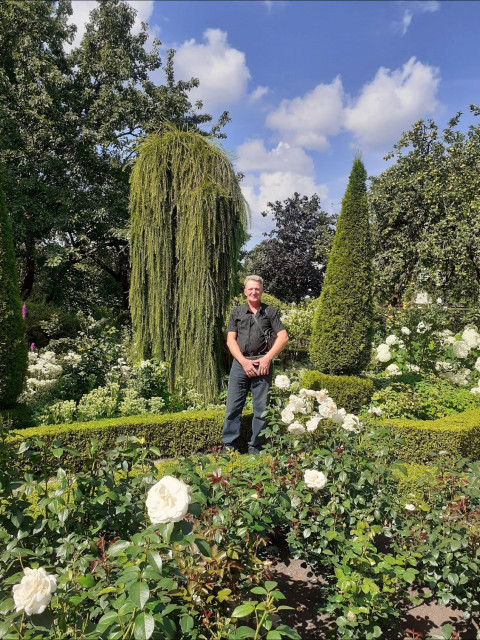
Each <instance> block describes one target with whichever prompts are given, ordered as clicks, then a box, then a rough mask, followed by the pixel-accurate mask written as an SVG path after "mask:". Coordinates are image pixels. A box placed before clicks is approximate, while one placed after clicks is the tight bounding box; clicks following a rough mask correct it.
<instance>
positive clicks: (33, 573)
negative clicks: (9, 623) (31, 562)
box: [13, 567, 57, 616]
mask: <svg viewBox="0 0 480 640" xmlns="http://www.w3.org/2000/svg"><path fill="white" fill-rule="evenodd" d="M23 573H24V576H23V578H22V579H21V581H20V583H19V584H16V585H15V586H14V587H13V601H14V603H15V611H21V610H22V609H23V610H24V611H25V613H26V614H27V616H31V615H32V614H38V613H43V612H44V611H45V609H46V608H47V606H48V603H49V602H50V600H51V599H52V593H53V592H54V591H55V589H56V588H57V578H56V577H55V576H52V575H49V574H48V573H47V572H46V571H45V569H29V568H28V567H26V568H25V569H24V570H23Z"/></svg>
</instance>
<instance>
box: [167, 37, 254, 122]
mask: <svg viewBox="0 0 480 640" xmlns="http://www.w3.org/2000/svg"><path fill="white" fill-rule="evenodd" d="M203 38H204V44H201V43H197V42H196V41H195V40H194V39H193V38H192V39H191V40H187V41H186V42H184V43H183V44H182V45H181V46H180V47H178V48H177V51H176V54H175V72H176V76H177V77H178V78H181V79H183V80H189V79H190V78H192V77H194V78H198V79H199V80H200V87H199V88H198V89H193V90H192V91H191V92H190V94H189V96H190V100H191V101H192V102H195V101H196V100H202V102H203V104H204V107H205V108H206V109H211V108H212V107H215V106H217V105H219V106H222V107H227V106H229V105H231V104H233V103H235V102H238V100H240V99H241V98H242V97H243V96H244V95H245V93H246V89H247V83H248V80H249V78H250V71H249V70H248V67H247V65H246V62H245V54H244V53H243V52H242V51H238V49H234V48H233V47H231V46H230V45H229V44H228V42H227V33H226V32H225V31H221V30H220V29H207V30H206V31H205V33H204V34H203Z"/></svg>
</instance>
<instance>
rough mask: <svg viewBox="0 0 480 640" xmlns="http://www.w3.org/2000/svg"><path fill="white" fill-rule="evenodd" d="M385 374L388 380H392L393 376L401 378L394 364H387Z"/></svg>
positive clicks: (399, 371) (400, 373)
mask: <svg viewBox="0 0 480 640" xmlns="http://www.w3.org/2000/svg"><path fill="white" fill-rule="evenodd" d="M385 373H386V374H387V377H388V378H393V377H394V376H401V375H402V372H401V370H400V368H399V367H398V366H397V365H396V364H389V365H388V367H387V368H386V369H385Z"/></svg>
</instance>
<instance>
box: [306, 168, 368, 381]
mask: <svg viewBox="0 0 480 640" xmlns="http://www.w3.org/2000/svg"><path fill="white" fill-rule="evenodd" d="M366 177H367V175H366V171H365V167H364V166H363V163H362V161H361V160H360V158H358V157H357V158H356V159H355V161H354V163H353V168H352V171H351V173H350V178H349V182H348V186H347V189H346V192H345V196H344V198H343V201H342V209H341V212H340V216H339V218H338V222H337V228H336V231H335V237H334V239H333V245H332V250H331V252H330V258H329V261H328V265H327V272H326V275H325V282H324V286H323V290H322V294H321V296H320V301H319V304H318V307H317V310H316V312H315V316H314V321H313V330H312V339H311V342H310V358H311V361H312V364H313V365H314V366H315V367H317V368H318V369H320V370H321V371H323V372H324V373H332V374H336V375H338V374H356V373H360V372H361V371H363V369H364V368H365V367H366V365H367V364H368V362H369V359H370V349H371V345H370V343H371V339H372V335H371V334H372V330H371V327H372V318H373V303H372V260H371V247H370V231H369V221H368V208H367V195H366V186H365V180H366Z"/></svg>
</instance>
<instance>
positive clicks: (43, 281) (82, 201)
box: [0, 0, 228, 310]
mask: <svg viewBox="0 0 480 640" xmlns="http://www.w3.org/2000/svg"><path fill="white" fill-rule="evenodd" d="M70 13H71V3H70V1H69V0H60V1H59V2H55V1H54V0H32V1H30V2H17V1H16V0H6V1H5V2H1V3H0V24H1V25H2V29H1V32H0V61H1V62H0V96H1V97H0V164H2V172H3V173H4V189H5V194H6V199H7V203H8V206H9V209H10V213H11V216H12V225H13V230H14V238H15V245H16V251H17V259H18V260H19V264H21V265H22V267H23V269H22V283H21V290H22V296H23V297H24V298H26V297H27V296H29V295H30V294H31V293H32V291H33V294H34V295H36V296H37V297H38V298H44V297H46V298H47V299H48V300H49V302H53V303H54V304H56V305H62V306H63V305H65V304H68V305H69V306H70V308H74V309H75V310H78V309H80V308H83V310H85V309H86V308H88V309H90V310H91V309H92V307H93V306H96V305H98V304H101V303H102V302H103V303H104V304H108V305H110V306H112V307H113V308H114V309H116V310H120V309H121V308H123V309H124V310H126V309H128V291H129V255H128V222H129V209H128V191H129V176H130V171H131V159H132V155H133V154H134V150H133V145H135V144H136V143H137V142H138V140H139V139H140V138H142V137H143V136H144V135H145V134H146V133H149V132H152V131H156V130H158V128H159V127H160V126H162V125H163V124H164V123H165V122H174V123H175V124H177V126H179V127H182V126H189V127H192V128H197V127H200V126H202V127H203V128H205V125H208V123H210V122H211V121H212V117H211V116H210V115H208V114H206V113H202V112H201V110H199V109H197V108H196V107H193V106H192V104H191V103H190V101H189V99H188V93H189V91H190V90H191V89H193V88H194V87H197V86H198V84H199V82H198V80H197V79H194V78H192V79H190V80H181V81H176V80H175V76H174V51H172V50H170V51H169V52H167V53H166V55H165V58H166V60H165V61H164V62H163V64H162V60H161V59H160V52H159V46H160V43H159V42H158V40H156V39H154V40H153V43H151V44H150V43H149V44H148V45H147V39H148V26H147V25H146V24H145V23H144V24H142V26H141V28H140V29H139V30H137V29H135V28H134V24H135V19H136V10H135V9H134V8H133V7H132V6H131V5H130V4H129V3H127V2H124V1H123V0H102V2H98V3H95V5H94V6H93V7H92V11H91V12H90V15H89V18H88V20H87V21H86V25H85V33H84V36H83V38H82V39H81V42H80V43H79V44H78V45H77V46H75V47H74V48H73V49H72V48H71V47H68V43H71V41H72V38H73V33H74V31H75V27H73V26H72V25H70V24H68V18H69V14H70ZM160 68H161V70H162V73H161V76H162V77H164V78H165V81H164V83H163V84H156V83H155V82H154V81H152V72H155V71H156V70H158V69H160ZM226 121H228V115H227V114H226V113H223V114H222V115H221V116H220V118H219V120H218V122H217V123H215V124H212V127H211V133H212V135H214V136H216V137H222V136H223V135H224V134H221V133H219V129H220V128H221V127H222V126H223V124H225V122H226ZM33 212H35V215H33ZM59 281H61V282H62V287H58V286H57V284H58V282H59Z"/></svg>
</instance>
